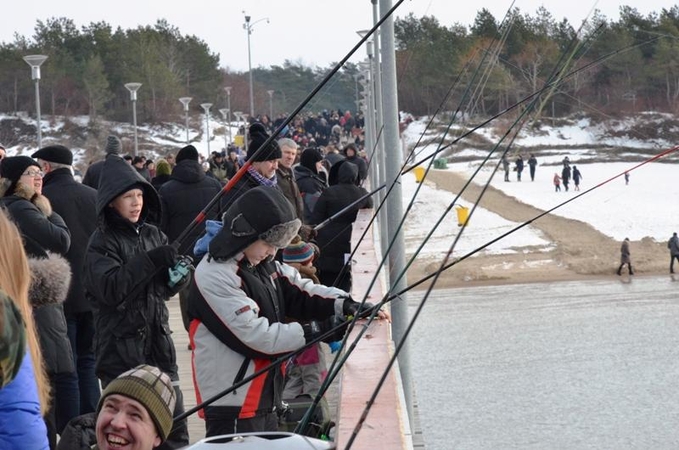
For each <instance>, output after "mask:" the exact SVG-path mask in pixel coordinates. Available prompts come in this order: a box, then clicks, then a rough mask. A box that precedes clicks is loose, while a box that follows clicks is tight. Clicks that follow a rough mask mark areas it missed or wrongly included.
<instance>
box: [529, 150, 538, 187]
mask: <svg viewBox="0 0 679 450" xmlns="http://www.w3.org/2000/svg"><path fill="white" fill-rule="evenodd" d="M537 165H538V160H537V159H535V155H533V154H532V153H531V155H530V158H528V168H529V169H530V181H535V167H536V166H537Z"/></svg>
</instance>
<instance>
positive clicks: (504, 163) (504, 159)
mask: <svg viewBox="0 0 679 450" xmlns="http://www.w3.org/2000/svg"><path fill="white" fill-rule="evenodd" d="M502 169H503V170H504V171H505V181H509V160H508V159H507V155H504V156H503V157H502Z"/></svg>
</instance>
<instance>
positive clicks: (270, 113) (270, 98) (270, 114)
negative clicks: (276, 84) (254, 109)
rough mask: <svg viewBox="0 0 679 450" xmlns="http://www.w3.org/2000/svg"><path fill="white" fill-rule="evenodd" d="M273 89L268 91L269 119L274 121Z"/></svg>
mask: <svg viewBox="0 0 679 450" xmlns="http://www.w3.org/2000/svg"><path fill="white" fill-rule="evenodd" d="M273 92H274V91H273V90H272V89H269V90H268V91H266V93H267V94H269V121H271V122H273Z"/></svg>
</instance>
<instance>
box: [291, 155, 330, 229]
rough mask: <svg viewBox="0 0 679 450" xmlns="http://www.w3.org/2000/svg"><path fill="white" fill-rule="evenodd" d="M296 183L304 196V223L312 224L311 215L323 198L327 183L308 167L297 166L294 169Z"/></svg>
mask: <svg viewBox="0 0 679 450" xmlns="http://www.w3.org/2000/svg"><path fill="white" fill-rule="evenodd" d="M294 174H295V181H296V182H297V187H299V192H300V193H301V194H302V200H303V203H304V220H303V222H304V223H311V222H310V221H311V214H312V213H313V210H314V206H315V205H316V202H317V201H318V198H319V197H320V196H321V192H323V190H324V189H325V188H326V187H327V185H326V183H325V181H323V179H322V178H321V177H320V176H319V175H318V174H316V173H314V172H312V171H311V169H309V168H308V167H305V166H302V165H301V164H300V165H297V166H295V169H294Z"/></svg>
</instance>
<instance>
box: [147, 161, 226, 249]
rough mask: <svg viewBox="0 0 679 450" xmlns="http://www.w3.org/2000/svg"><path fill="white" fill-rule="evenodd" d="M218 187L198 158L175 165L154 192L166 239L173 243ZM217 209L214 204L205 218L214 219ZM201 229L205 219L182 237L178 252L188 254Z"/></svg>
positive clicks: (219, 185)
mask: <svg viewBox="0 0 679 450" xmlns="http://www.w3.org/2000/svg"><path fill="white" fill-rule="evenodd" d="M221 189H222V185H221V184H220V183H219V181H217V180H215V179H214V178H210V177H207V176H206V175H205V172H203V169H202V167H201V166H200V164H198V161H193V160H189V159H185V160H183V161H180V162H179V164H177V165H176V166H175V168H174V170H173V171H172V175H171V177H170V181H168V182H167V183H165V184H164V185H163V187H161V188H160V191H158V194H160V200H161V202H162V220H161V221H160V229H161V230H162V231H163V232H164V233H165V234H166V235H167V238H168V239H169V241H170V242H174V241H175V239H177V238H178V237H179V235H180V234H181V233H182V231H184V229H185V228H186V227H187V226H188V225H189V224H190V223H191V222H192V221H193V219H195V218H196V217H197V216H198V214H199V213H200V212H201V211H202V209H203V208H204V207H205V206H206V205H207V204H208V203H209V202H210V200H212V199H213V198H214V197H215V196H216V195H217V194H219V191H221ZM217 210H218V208H216V207H215V208H212V211H210V212H209V213H208V216H207V218H208V219H213V218H215V217H216V216H217ZM204 231H205V222H203V224H201V225H200V226H197V227H196V228H195V229H194V231H193V232H192V233H191V234H190V235H189V236H187V238H186V239H184V242H182V246H181V247H180V248H179V252H180V253H182V254H189V255H191V249H192V248H193V243H194V242H195V241H196V239H197V238H198V236H200V235H201V234H202V233H203V232H204Z"/></svg>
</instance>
